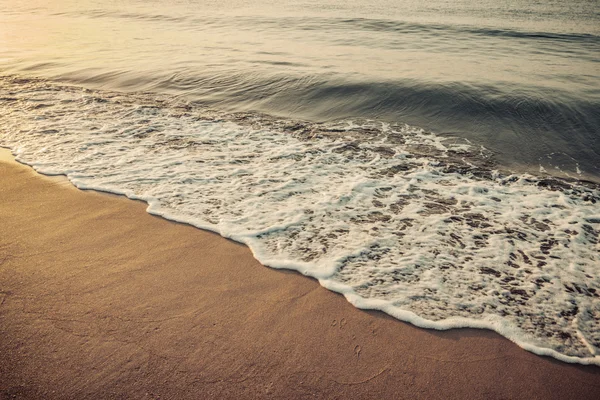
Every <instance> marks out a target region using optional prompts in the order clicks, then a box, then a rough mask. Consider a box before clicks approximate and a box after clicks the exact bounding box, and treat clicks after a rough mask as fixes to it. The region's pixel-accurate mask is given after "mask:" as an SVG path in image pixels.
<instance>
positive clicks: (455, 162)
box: [0, 78, 600, 365]
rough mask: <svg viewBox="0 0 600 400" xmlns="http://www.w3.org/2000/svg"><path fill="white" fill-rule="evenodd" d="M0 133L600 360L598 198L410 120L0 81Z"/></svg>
mask: <svg viewBox="0 0 600 400" xmlns="http://www.w3.org/2000/svg"><path fill="white" fill-rule="evenodd" d="M0 82H1V84H0V85H2V90H3V92H4V93H5V94H6V97H4V98H2V99H0V126H1V127H2V128H1V130H0V144H1V145H5V146H8V147H10V148H11V149H13V151H14V152H16V153H17V154H18V157H19V159H20V160H22V161H24V162H27V163H30V164H32V165H34V166H35V167H36V168H37V169H38V170H40V171H41V172H44V173H51V174H58V173H65V174H67V175H68V177H69V179H71V181H72V182H73V183H74V184H75V185H77V186H78V187H80V188H94V189H100V190H105V191H112V192H116V193H123V194H126V195H127V196H130V197H132V198H140V199H144V200H146V201H148V203H149V204H150V206H149V211H150V212H152V213H155V214H159V215H163V216H165V217H167V218H171V219H175V220H178V221H185V222H188V223H191V224H194V225H196V226H198V227H201V228H206V229H210V230H213V231H216V232H219V233H220V234H222V235H223V236H226V237H231V238H233V239H235V240H238V241H241V242H244V243H246V244H248V245H249V246H250V248H251V249H252V251H253V252H254V254H255V256H256V257H257V258H258V259H259V260H260V261H262V262H263V263H265V264H266V265H269V266H271V267H276V268H293V269H297V270H299V271H301V272H303V273H305V274H308V275H311V276H314V277H316V278H319V280H320V282H321V284H323V285H324V286H325V287H328V288H330V289H332V290H336V291H339V292H342V293H344V294H345V295H346V297H347V298H348V299H349V300H350V301H351V302H352V303H353V304H355V305H356V306H358V307H363V308H376V309H381V310H383V311H385V312H388V313H389V314H391V315H393V316H395V317H397V318H400V319H403V320H407V321H410V322H412V323H415V324H417V325H419V326H423V327H429V328H436V329H447V328H451V327H467V326H472V327H479V328H489V329H494V330H496V331H498V332H499V333H501V334H503V335H505V336H506V337H508V338H510V339H511V340H513V341H515V342H517V343H518V344H520V345H521V346H522V347H524V348H526V349H528V350H531V351H535V352H537V353H539V354H547V355H552V356H554V357H557V358H559V359H562V360H565V361H571V362H580V363H592V364H598V365H600V355H599V354H598V352H599V351H600V336H599V334H598V332H599V331H600V329H598V328H599V326H598V324H599V322H598V321H599V320H600V301H599V295H600V278H599V276H600V275H599V268H600V267H599V265H600V244H599V240H600V239H599V236H600V203H598V201H600V193H599V191H598V188H597V187H594V186H593V185H588V186H587V187H586V186H584V185H582V184H576V183H567V182H564V181H560V180H555V179H550V178H544V179H542V178H535V177H532V176H526V175H507V174H501V173H499V172H497V171H494V170H493V169H492V168H491V167H490V166H489V165H488V164H489V160H488V159H487V158H486V156H487V155H486V151H485V149H473V147H474V146H470V145H469V144H468V143H465V142H458V141H457V142H455V141H456V139H444V138H441V137H438V136H435V135H432V134H428V133H426V132H423V131H422V130H420V129H416V128H412V127H408V126H394V125H386V124H381V123H376V122H373V121H362V122H340V123H337V124H329V125H319V124H305V123H297V122H293V121H275V120H270V119H268V118H266V117H262V116H259V115H252V114H244V115H233V116H226V115H221V114H219V113H215V112H211V111H208V110H202V109H199V108H195V107H190V106H189V105H185V104H184V105H182V104H174V103H169V102H168V101H166V100H165V99H160V98H158V99H157V98H156V97H152V96H144V95H135V94H130V95H121V94H114V93H101V92H90V91H82V90H79V89H75V88H64V87H58V86H55V85H51V84H47V83H43V82H38V81H19V80H17V79H13V78H3V79H2V80H0Z"/></svg>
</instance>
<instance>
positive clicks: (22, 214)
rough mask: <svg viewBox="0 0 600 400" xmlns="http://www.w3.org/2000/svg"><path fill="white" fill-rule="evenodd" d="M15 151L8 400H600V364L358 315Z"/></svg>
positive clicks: (0, 173)
mask: <svg viewBox="0 0 600 400" xmlns="http://www.w3.org/2000/svg"><path fill="white" fill-rule="evenodd" d="M0 153H4V155H0V399H11V398H17V399H21V398H22V399H41V398H44V399H100V398H102V399H110V398H128V399H158V398H160V399H203V398H236V399H251V398H281V399H283V398H291V399H294V398H328V399H335V398H340V399H347V398H356V399H361V398H371V399H469V398H472V399H483V398H485V399H567V398H569V399H597V398H600V368H598V367H593V366H592V367H584V366H580V365H573V364H565V363H562V362H559V361H556V360H554V359H551V358H546V357H539V356H536V355H534V354H532V353H528V352H526V351H524V350H522V349H520V348H519V347H517V346H516V345H515V344H513V343H511V342H510V341H508V340H506V339H504V338H502V337H501V336H499V335H497V334H495V333H493V332H488V331H479V330H472V329H461V330H453V331H445V332H438V331H431V330H423V329H419V328H416V327H413V326H411V325H409V324H405V323H403V322H400V321H397V320H394V319H393V318H390V317H388V316H386V315H385V314H383V313H380V312H370V311H362V310H358V309H356V308H354V307H352V306H351V305H350V304H349V303H348V302H346V300H345V299H344V298H343V296H341V295H338V294H335V293H332V292H329V291H327V290H325V289H323V288H322V287H320V286H319V284H318V283H317V282H316V281H314V280H313V279H310V278H307V277H304V276H302V275H300V274H298V273H295V272H289V271H281V270H273V269H270V268H267V267H264V266H262V265H260V264H259V263H258V262H257V261H256V260H254V258H253V257H252V255H251V253H250V251H249V250H248V249H247V248H246V247H244V246H242V245H240V244H237V243H234V242H231V241H229V240H226V239H223V238H222V237H220V236H218V235H215V234H212V233H208V232H204V231H201V230H198V229H195V228H192V227H190V226H186V225H183V224H177V223H173V222H170V221H166V220H164V219H162V218H158V217H154V216H151V215H149V214H147V213H146V212H145V204H143V203H141V202H135V201H131V200H128V199H125V198H122V197H118V196H113V195H106V194H102V193H97V192H91V191H81V190H77V189H75V188H73V187H72V186H71V185H70V184H69V183H68V182H66V180H65V179H60V178H59V179H57V178H53V179H49V178H47V177H44V176H41V175H39V174H37V173H35V172H34V171H33V170H32V169H31V168H29V167H26V166H23V165H20V164H17V163H15V162H14V161H11V160H10V157H7V156H6V152H2V151H0Z"/></svg>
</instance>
